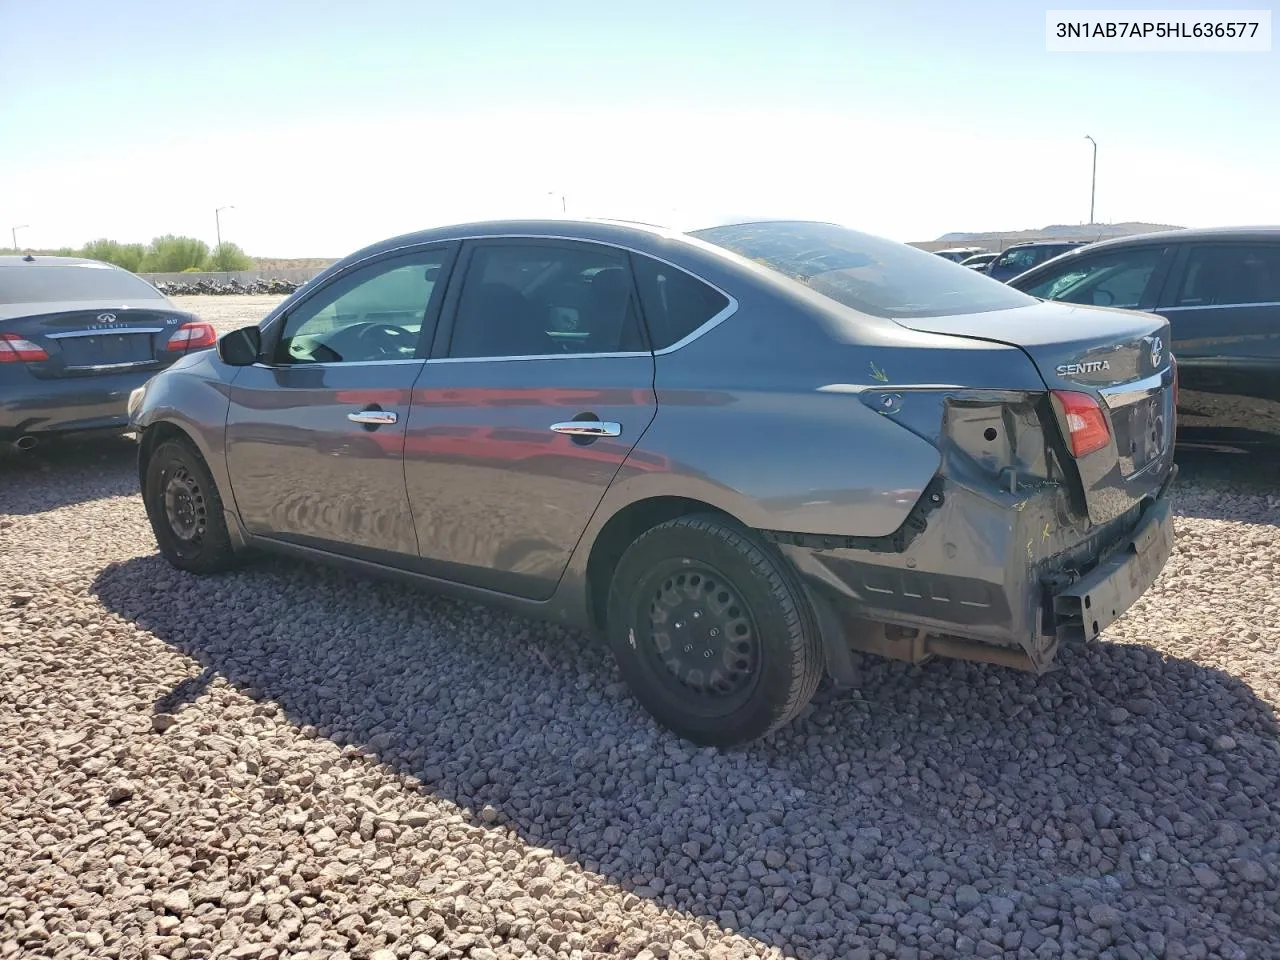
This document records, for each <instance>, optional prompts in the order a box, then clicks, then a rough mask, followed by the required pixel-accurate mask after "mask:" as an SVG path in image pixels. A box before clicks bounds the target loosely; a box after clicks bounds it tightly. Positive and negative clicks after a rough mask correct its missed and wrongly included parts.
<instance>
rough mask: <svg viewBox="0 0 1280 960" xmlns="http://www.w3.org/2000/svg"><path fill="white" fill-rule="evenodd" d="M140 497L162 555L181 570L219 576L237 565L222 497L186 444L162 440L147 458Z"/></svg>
mask: <svg viewBox="0 0 1280 960" xmlns="http://www.w3.org/2000/svg"><path fill="white" fill-rule="evenodd" d="M143 499H144V502H145V504H146V508H147V517H148V519H150V521H151V529H152V531H153V532H154V533H155V536H156V543H157V544H158V545H159V547H160V553H161V555H162V556H163V557H164V558H165V559H166V560H168V561H169V562H170V563H171V564H173V565H174V566H175V567H177V568H179V569H180V570H189V571H191V572H192V573H218V572H220V571H222V570H228V569H230V568H231V567H233V566H235V565H236V555H235V551H234V550H233V548H232V546H231V536H230V534H229V533H228V532H227V522H226V518H225V517H224V516H223V513H222V499H221V497H219V496H218V488H217V486H216V485H215V484H214V482H213V477H212V475H211V474H210V473H209V468H208V467H207V466H205V463H204V460H202V459H201V457H200V455H199V454H198V453H197V452H196V450H195V448H194V447H193V446H192V445H191V443H190V442H189V441H186V440H166V441H164V442H162V443H161V444H159V445H158V446H157V447H156V448H155V450H153V451H152V453H151V457H150V459H148V460H147V471H146V484H145V488H144V490H143Z"/></svg>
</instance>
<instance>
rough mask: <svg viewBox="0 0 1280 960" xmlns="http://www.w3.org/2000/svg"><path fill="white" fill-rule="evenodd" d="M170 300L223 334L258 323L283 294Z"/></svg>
mask: <svg viewBox="0 0 1280 960" xmlns="http://www.w3.org/2000/svg"><path fill="white" fill-rule="evenodd" d="M169 299H170V300H171V301H172V302H173V305H174V306H175V307H177V308H178V309H179V310H190V311H191V312H192V313H194V314H195V315H196V316H198V317H199V318H200V319H201V320H207V321H209V323H211V324H213V327H214V329H215V330H217V331H218V333H226V332H227V331H228V330H234V329H235V328H236V327H244V326H248V325H249V324H252V323H257V322H258V321H259V320H261V319H262V318H263V317H265V316H266V315H267V314H268V313H270V312H271V308H272V307H274V306H275V305H276V304H277V303H279V302H280V301H281V300H283V299H284V297H282V296H274V295H272V296H260V297H259V296H239V295H228V296H220V297H219V296H205V297H170V298H169Z"/></svg>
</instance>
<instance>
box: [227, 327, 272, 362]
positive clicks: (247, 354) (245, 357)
mask: <svg viewBox="0 0 1280 960" xmlns="http://www.w3.org/2000/svg"><path fill="white" fill-rule="evenodd" d="M261 353H262V331H261V330H259V329H258V328H257V327H241V328H240V329H239V330H232V331H231V332H230V333H224V334H223V335H222V336H221V337H220V338H218V359H219V360H221V361H222V362H223V363H225V364H227V365H228V366H231V367H250V366H253V364H255V363H257V362H258V357H259V356H260V355H261Z"/></svg>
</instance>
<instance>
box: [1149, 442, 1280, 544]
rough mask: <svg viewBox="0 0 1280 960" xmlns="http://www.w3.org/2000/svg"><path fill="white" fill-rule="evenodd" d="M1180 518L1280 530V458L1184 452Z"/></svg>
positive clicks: (1180, 461)
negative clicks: (1268, 527) (1253, 525)
mask: <svg viewBox="0 0 1280 960" xmlns="http://www.w3.org/2000/svg"><path fill="white" fill-rule="evenodd" d="M1177 463H1178V468H1179V471H1180V473H1179V476H1178V478H1177V480H1176V481H1175V482H1174V490H1175V509H1176V510H1177V513H1178V515H1179V516H1184V517H1195V518H1197V519H1202V520H1233V521H1237V522H1244V523H1256V524H1268V525H1271V526H1280V452H1278V451H1266V450H1261V451H1252V452H1240V451H1231V450H1205V449H1185V450H1184V449H1181V448H1179V450H1178V453H1177Z"/></svg>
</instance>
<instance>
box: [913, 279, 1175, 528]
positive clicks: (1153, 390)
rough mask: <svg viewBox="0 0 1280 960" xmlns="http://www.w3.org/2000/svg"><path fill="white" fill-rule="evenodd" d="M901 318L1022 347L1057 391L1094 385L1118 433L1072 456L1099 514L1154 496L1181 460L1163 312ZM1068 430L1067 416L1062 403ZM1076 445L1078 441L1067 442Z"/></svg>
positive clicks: (1108, 515)
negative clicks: (1177, 458) (1176, 444)
mask: <svg viewBox="0 0 1280 960" xmlns="http://www.w3.org/2000/svg"><path fill="white" fill-rule="evenodd" d="M896 322H897V323H898V324H899V325H901V326H903V327H906V328H907V329H910V330H916V331H919V332H923V333H934V334H943V335H947V336H955V337H964V338H967V339H972V340H984V341H988V342H991V343H999V344H1004V345H1007V346H1013V347H1017V348H1018V349H1020V350H1021V351H1022V352H1023V353H1025V354H1026V355H1027V356H1028V357H1029V358H1030V359H1031V361H1032V363H1034V364H1035V365H1036V369H1037V370H1038V371H1039V373H1040V376H1041V378H1042V379H1043V380H1044V382H1045V386H1046V387H1048V389H1049V390H1050V391H1051V392H1052V393H1055V394H1058V393H1065V394H1085V395H1087V396H1088V397H1091V398H1092V399H1093V400H1094V401H1095V402H1096V403H1097V404H1098V405H1099V406H1100V407H1101V409H1102V411H1103V412H1104V414H1105V418H1106V420H1107V424H1108V429H1109V432H1110V442H1109V443H1107V444H1106V445H1105V446H1103V447H1102V448H1101V449H1098V450H1096V451H1094V452H1092V453H1089V454H1086V455H1084V456H1080V457H1070V458H1069V459H1071V460H1073V461H1074V463H1075V464H1076V467H1077V470H1078V473H1079V477H1080V481H1081V488H1082V489H1081V492H1082V493H1083V496H1084V499H1085V503H1086V505H1087V507H1088V510H1089V516H1090V518H1091V519H1092V520H1093V522H1094V523H1105V522H1107V521H1109V520H1111V519H1114V518H1115V517H1117V516H1119V515H1120V514H1122V513H1124V512H1125V510H1127V509H1129V508H1130V507H1131V506H1133V504H1134V503H1136V502H1137V501H1139V500H1141V499H1142V498H1143V497H1146V496H1151V495H1154V494H1155V492H1156V491H1157V490H1159V488H1160V487H1161V485H1162V484H1163V481H1164V478H1165V477H1166V476H1167V475H1168V474H1169V471H1170V470H1171V469H1172V466H1173V438H1174V426H1175V423H1174V416H1175V415H1174V403H1173V380H1174V371H1173V359H1172V356H1171V354H1170V352H1169V343H1170V336H1169V323H1168V321H1167V320H1165V319H1164V318H1163V317H1158V316H1156V315H1154V314H1149V313H1139V312H1137V311H1132V310H1114V309H1108V308H1105V307H1080V306H1073V305H1067V304H1058V303H1038V304H1033V305H1030V306H1027V307H1020V308H1017V309H1012V310H999V311H992V312H989V313H979V314H964V315H959V316H944V317H920V318H908V319H900V320H897V321H896ZM1054 407H1055V410H1056V413H1057V420H1058V427H1059V433H1060V439H1061V440H1062V441H1063V442H1064V443H1066V441H1067V436H1068V424H1067V420H1066V418H1065V415H1064V413H1063V406H1062V404H1060V403H1055V404H1054ZM1067 449H1069V446H1068V448H1067Z"/></svg>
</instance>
